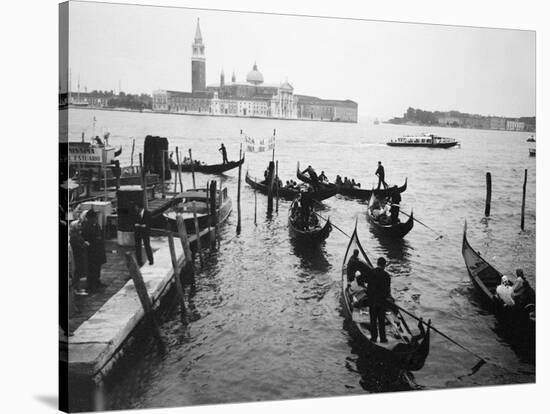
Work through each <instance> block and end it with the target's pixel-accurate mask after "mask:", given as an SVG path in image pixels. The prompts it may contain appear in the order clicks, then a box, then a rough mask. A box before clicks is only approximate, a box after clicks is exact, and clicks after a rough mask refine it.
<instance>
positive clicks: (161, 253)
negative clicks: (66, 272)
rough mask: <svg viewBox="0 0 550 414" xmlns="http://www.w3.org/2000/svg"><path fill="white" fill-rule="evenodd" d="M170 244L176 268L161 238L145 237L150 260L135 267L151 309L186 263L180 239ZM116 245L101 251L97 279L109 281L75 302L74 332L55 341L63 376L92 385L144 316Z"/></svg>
mask: <svg viewBox="0 0 550 414" xmlns="http://www.w3.org/2000/svg"><path fill="white" fill-rule="evenodd" d="M165 201H166V200H165ZM200 237H201V239H203V240H207V238H209V237H210V229H209V228H206V229H204V230H202V231H201V232H200ZM189 243H190V244H191V245H192V246H193V245H196V244H197V236H196V235H190V236H189ZM174 244H175V249H176V257H177V262H176V264H177V266H176V272H175V271H174V267H173V263H172V261H171V256H170V249H169V246H168V240H167V238H166V237H152V238H151V247H152V248H153V251H154V258H155V263H154V265H152V266H150V265H147V264H146V265H144V266H143V267H142V268H141V274H142V276H143V280H144V282H145V286H146V288H147V293H148V294H149V297H150V298H151V302H152V304H153V308H158V307H159V306H160V302H161V299H162V298H163V297H164V296H165V294H166V293H167V292H168V291H169V290H170V288H171V286H172V284H173V283H174V281H175V278H174V275H175V274H178V275H179V273H180V271H181V269H183V268H184V267H185V265H186V264H187V263H186V261H185V257H184V253H183V249H182V246H181V243H174ZM108 246H109V245H108ZM110 246H111V247H112V246H114V245H113V244H111V245H110ZM116 247H117V251H115V252H114V253H113V251H111V252H107V253H108V263H107V264H106V265H105V266H104V269H105V271H104V272H103V273H102V279H103V280H104V281H105V282H109V280H110V281H111V282H112V285H110V286H109V287H107V288H106V289H105V292H102V293H100V294H97V296H96V295H95V294H94V295H91V297H88V298H87V299H88V300H83V302H84V301H86V305H85V306H82V304H81V309H80V314H79V315H77V317H76V318H74V319H73V320H72V321H70V326H71V328H72V329H74V335H73V336H71V337H69V338H68V339H67V338H66V337H62V338H61V339H60V342H59V348H60V362H62V363H66V364H67V368H68V372H69V375H77V376H79V377H81V378H88V379H90V380H92V381H94V382H96V383H100V382H101V381H102V379H103V377H104V376H105V375H107V374H108V373H109V371H110V370H111V369H112V368H113V366H114V364H115V362H116V361H117V360H118V359H119V357H120V356H121V355H122V354H123V353H124V350H125V344H126V342H127V340H128V339H129V338H130V337H131V336H132V333H133V331H134V330H135V328H136V327H137V326H138V324H139V323H140V322H141V320H142V319H143V318H144V310H143V307H142V306H141V303H140V301H139V298H138V295H137V292H136V289H135V286H134V282H133V280H132V279H131V277H130V273H129V271H128V269H127V267H126V264H125V259H124V252H125V250H124V249H122V248H120V247H118V246H116ZM193 247H194V246H193ZM126 250H127V249H126ZM104 278H106V279H104Z"/></svg>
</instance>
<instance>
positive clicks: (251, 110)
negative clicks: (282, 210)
mask: <svg viewBox="0 0 550 414" xmlns="http://www.w3.org/2000/svg"><path fill="white" fill-rule="evenodd" d="M191 48H192V56H191V92H178V91H173V90H165V89H161V90H156V91H154V92H153V100H152V108H153V111H160V112H172V113H191V114H206V115H218V116H244V117H260V118H277V119H310V120H323V121H340V122H357V103H356V102H353V101H351V100H328V99H321V98H317V97H312V96H305V95H295V94H294V87H293V86H292V85H291V84H290V83H289V82H288V80H286V81H284V82H280V83H266V82H264V76H263V74H262V73H261V72H260V70H259V69H258V65H257V64H256V63H254V65H253V66H252V69H251V70H250V72H248V74H247V75H246V78H245V81H243V82H241V81H237V77H236V75H235V72H233V74H232V76H231V81H230V82H226V81H225V73H224V71H223V69H222V70H221V73H220V81H219V83H216V84H209V85H206V54H205V44H204V42H203V37H202V33H201V29H200V22H199V21H198V20H197V27H196V31H195V38H194V40H193V43H192V45H191Z"/></svg>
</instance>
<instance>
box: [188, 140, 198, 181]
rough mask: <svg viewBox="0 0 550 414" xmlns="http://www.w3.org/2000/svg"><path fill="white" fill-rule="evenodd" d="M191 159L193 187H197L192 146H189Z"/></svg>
mask: <svg viewBox="0 0 550 414" xmlns="http://www.w3.org/2000/svg"><path fill="white" fill-rule="evenodd" d="M189 161H190V162H191V176H192V177H193V188H197V185H196V184H195V164H194V163H193V154H192V153H191V148H189Z"/></svg>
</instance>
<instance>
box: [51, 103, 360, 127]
mask: <svg viewBox="0 0 550 414" xmlns="http://www.w3.org/2000/svg"><path fill="white" fill-rule="evenodd" d="M64 109H85V110H94V111H109V112H136V113H142V114H164V115H184V116H205V117H212V118H244V119H265V120H277V121H307V122H329V123H332V124H335V123H338V124H357V122H352V121H330V120H328V119H307V118H278V117H265V116H243V115H229V114H227V115H226V114H219V115H218V114H209V113H208V114H207V113H189V112H168V111H152V110H147V111H140V110H137V109H128V108H97V107H91V106H72V105H69V106H67V107H60V108H59V110H60V111H61V110H64Z"/></svg>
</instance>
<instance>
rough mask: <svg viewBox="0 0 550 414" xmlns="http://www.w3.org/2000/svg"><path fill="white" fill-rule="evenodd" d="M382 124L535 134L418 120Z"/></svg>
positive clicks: (384, 122)
mask: <svg viewBox="0 0 550 414" xmlns="http://www.w3.org/2000/svg"><path fill="white" fill-rule="evenodd" d="M381 123H382V124H389V125H403V126H415V127H426V128H449V129H474V130H478V131H500V132H520V133H523V134H536V133H537V131H536V130H535V131H513V130H508V129H494V128H471V127H467V126H463V125H462V126H453V125H430V124H421V123H418V122H402V123H396V122H390V121H383V122H381Z"/></svg>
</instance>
